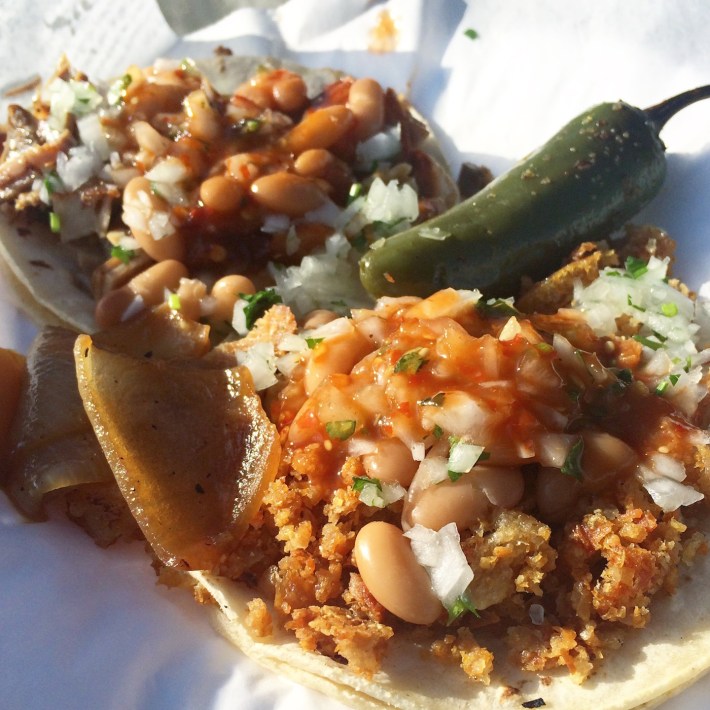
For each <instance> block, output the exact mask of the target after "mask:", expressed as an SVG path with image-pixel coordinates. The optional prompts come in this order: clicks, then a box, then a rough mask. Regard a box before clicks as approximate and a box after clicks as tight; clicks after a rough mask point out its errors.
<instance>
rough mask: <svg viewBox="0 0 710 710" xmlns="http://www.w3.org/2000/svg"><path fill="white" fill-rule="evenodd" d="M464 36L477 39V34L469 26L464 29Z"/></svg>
mask: <svg viewBox="0 0 710 710" xmlns="http://www.w3.org/2000/svg"><path fill="white" fill-rule="evenodd" d="M464 36H466V37H468V38H469V39H478V37H479V34H478V32H476V30H474V29H473V28H472V27H469V28H468V29H467V30H464Z"/></svg>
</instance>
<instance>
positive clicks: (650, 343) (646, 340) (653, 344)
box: [633, 335, 663, 350]
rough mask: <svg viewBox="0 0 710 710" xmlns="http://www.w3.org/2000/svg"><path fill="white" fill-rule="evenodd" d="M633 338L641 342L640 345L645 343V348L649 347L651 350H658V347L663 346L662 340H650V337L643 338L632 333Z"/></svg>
mask: <svg viewBox="0 0 710 710" xmlns="http://www.w3.org/2000/svg"><path fill="white" fill-rule="evenodd" d="M633 338H634V340H636V341H638V342H639V343H641V345H645V346H646V347H647V348H651V350H658V349H659V348H662V347H663V343H662V342H660V343H659V342H657V341H655V340H651V339H650V338H644V337H643V336H642V335H634V336H633Z"/></svg>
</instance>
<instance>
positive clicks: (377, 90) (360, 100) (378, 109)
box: [347, 79, 385, 141]
mask: <svg viewBox="0 0 710 710" xmlns="http://www.w3.org/2000/svg"><path fill="white" fill-rule="evenodd" d="M347 107H348V108H349V109H350V110H351V111H352V113H353V116H355V120H356V125H355V129H354V133H355V137H356V139H357V140H359V141H362V140H365V139H366V138H370V137H371V136H374V135H375V133H379V132H380V131H381V130H382V127H383V125H384V122H385V93H384V91H383V90H382V87H381V86H380V84H378V83H377V82H376V81H375V80H374V79H357V80H356V81H354V82H353V83H352V84H351V85H350V92H349V93H348V103H347Z"/></svg>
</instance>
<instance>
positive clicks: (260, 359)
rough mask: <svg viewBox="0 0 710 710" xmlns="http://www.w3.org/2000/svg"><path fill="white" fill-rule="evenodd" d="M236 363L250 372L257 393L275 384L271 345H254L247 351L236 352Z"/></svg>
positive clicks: (274, 366) (273, 356)
mask: <svg viewBox="0 0 710 710" xmlns="http://www.w3.org/2000/svg"><path fill="white" fill-rule="evenodd" d="M237 363H238V364H240V365H243V366H244V367H246V368H247V369H248V370H249V371H250V372H251V376H252V378H253V379H254V388H255V389H256V391H257V392H259V391H261V390H264V389H266V388H267V387H271V385H274V384H276V382H277V378H276V355H275V353H274V346H273V344H272V343H255V344H254V345H252V347H250V348H249V349H247V350H238V351H237Z"/></svg>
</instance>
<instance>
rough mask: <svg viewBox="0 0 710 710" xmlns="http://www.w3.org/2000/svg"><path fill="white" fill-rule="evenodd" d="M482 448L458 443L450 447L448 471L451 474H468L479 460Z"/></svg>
mask: <svg viewBox="0 0 710 710" xmlns="http://www.w3.org/2000/svg"><path fill="white" fill-rule="evenodd" d="M482 453H483V447H482V446H478V445H477V444H469V443H466V442H464V441H458V442H456V443H455V444H454V445H453V446H452V447H451V452H450V453H449V463H448V470H449V471H452V472H453V473H468V472H469V471H470V470H471V469H472V468H473V467H474V466H475V465H476V462H477V461H478V459H479V458H481V454H482Z"/></svg>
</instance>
